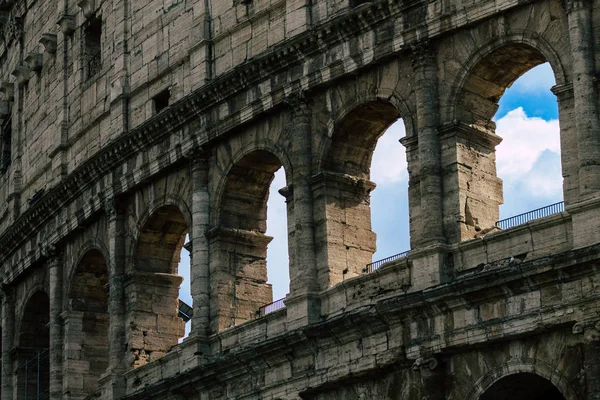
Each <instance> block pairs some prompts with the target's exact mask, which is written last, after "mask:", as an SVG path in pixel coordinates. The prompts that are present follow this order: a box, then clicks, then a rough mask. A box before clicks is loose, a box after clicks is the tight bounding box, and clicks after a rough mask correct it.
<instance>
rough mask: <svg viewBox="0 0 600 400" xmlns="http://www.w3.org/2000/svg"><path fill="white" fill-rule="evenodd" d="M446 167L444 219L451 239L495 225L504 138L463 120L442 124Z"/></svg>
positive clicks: (460, 237) (500, 198) (452, 240)
mask: <svg viewBox="0 0 600 400" xmlns="http://www.w3.org/2000/svg"><path fill="white" fill-rule="evenodd" d="M438 131H439V133H440V141H441V148H442V153H441V160H442V170H443V179H444V180H443V184H442V187H443V196H442V201H443V216H444V219H443V223H444V233H445V237H446V240H447V241H448V243H457V242H460V241H462V240H468V239H473V238H474V237H476V235H478V234H479V233H480V232H486V231H490V230H491V229H493V228H494V227H495V225H496V221H498V219H499V214H498V212H499V205H500V204H502V203H503V197H502V180H501V179H500V178H498V177H497V176H496V146H497V145H498V144H499V143H500V142H501V140H502V139H501V138H500V137H498V136H496V135H495V134H494V133H493V132H491V131H488V130H486V129H484V128H482V127H477V126H472V125H468V124H465V123H461V122H453V123H449V124H445V125H444V126H441V127H440V128H439V130H438Z"/></svg>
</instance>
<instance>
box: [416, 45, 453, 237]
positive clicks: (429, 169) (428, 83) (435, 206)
mask: <svg viewBox="0 0 600 400" xmlns="http://www.w3.org/2000/svg"><path fill="white" fill-rule="evenodd" d="M412 65H413V70H414V76H415V93H416V103H417V136H418V146H419V152H418V154H419V165H420V173H419V176H420V194H421V213H420V220H419V221H418V222H417V221H415V222H413V221H411V222H412V223H417V224H419V225H418V227H417V229H415V230H414V231H415V232H416V233H417V243H418V244H420V245H421V246H423V245H430V244H436V243H444V242H445V237H444V231H443V225H442V170H441V158H440V141H439V138H438V131H437V128H438V120H439V116H438V112H439V111H438V71H437V65H436V62H435V57H434V55H433V53H432V51H431V49H430V47H429V44H428V43H427V42H419V43H417V44H416V45H415V46H414V47H413V62H412Z"/></svg>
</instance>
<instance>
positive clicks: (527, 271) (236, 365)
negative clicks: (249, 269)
mask: <svg viewBox="0 0 600 400" xmlns="http://www.w3.org/2000/svg"><path fill="white" fill-rule="evenodd" d="M599 251H600V245H595V246H591V247H588V248H585V249H579V250H572V251H568V252H564V253H561V254H558V255H554V256H548V257H542V258H538V259H534V260H531V261H524V262H522V263H521V264H520V265H519V266H518V272H516V270H515V268H514V265H508V264H507V265H505V266H504V267H502V268H500V269H491V270H489V271H487V272H485V273H476V274H472V275H465V276H463V277H462V278H460V279H457V280H456V281H455V282H452V283H449V284H444V285H438V286H436V287H433V288H430V289H426V290H423V291H419V292H415V293H408V294H403V293H400V294H399V293H397V292H396V293H394V294H391V295H381V296H378V297H377V298H374V299H373V301H372V303H371V304H362V305H361V306H359V307H356V308H354V309H349V310H347V311H346V312H345V313H343V314H339V315H336V316H334V317H331V318H328V319H326V320H325V321H323V322H319V323H316V324H312V325H308V326H306V327H303V328H300V329H296V330H293V331H289V332H285V333H283V334H280V335H277V336H275V337H272V338H269V339H266V340H263V339H261V340H260V342H258V343H254V342H249V343H247V344H246V345H242V346H239V347H234V348H230V349H227V350H228V351H227V352H225V353H219V354H218V355H214V356H212V357H209V358H208V359H207V360H206V361H205V362H204V363H201V364H200V365H198V366H196V367H193V368H190V369H189V370H187V371H182V373H180V374H177V375H175V376H174V377H172V378H170V379H167V380H162V379H161V380H160V383H156V384H154V383H153V382H152V383H149V382H148V383H149V385H148V386H144V388H143V389H141V390H140V391H139V392H136V393H133V394H130V395H129V396H127V397H126V398H127V399H142V398H144V399H146V398H147V396H148V393H152V394H153V396H156V397H154V398H160V397H159V396H160V395H161V394H164V393H167V392H169V391H171V390H173V389H175V390H184V387H186V386H187V387H190V388H193V390H195V391H197V390H205V389H209V388H211V387H215V386H219V385H223V384H225V383H226V382H228V381H229V382H230V381H231V380H234V379H236V378H238V377H242V376H245V375H247V374H248V373H249V371H254V372H255V373H257V374H260V373H261V369H267V368H270V367H269V366H273V365H278V362H277V360H279V361H281V360H285V359H286V357H287V356H288V355H289V356H290V357H291V356H293V357H296V358H301V356H302V355H308V354H314V355H315V357H316V356H317V355H318V354H317V353H318V352H320V351H323V352H327V350H328V348H329V347H331V346H340V345H342V344H345V343H351V342H352V341H357V340H360V339H361V338H367V337H370V336H372V335H377V334H379V333H381V332H390V331H395V332H397V331H398V329H405V328H407V327H408V325H409V324H410V323H411V322H413V321H422V319H423V318H428V319H430V320H435V319H436V318H437V316H440V315H444V314H447V313H449V312H452V311H456V310H464V309H465V308H469V307H474V306H477V305H478V304H483V303H485V302H486V301H489V300H493V299H496V298H498V297H499V296H504V297H509V296H511V293H513V292H512V291H511V290H507V288H506V286H507V285H511V287H519V284H518V283H519V282H520V281H523V282H526V284H528V285H530V286H531V287H533V288H536V287H538V288H539V287H542V286H547V285H554V284H556V283H557V282H561V283H563V282H564V280H565V278H566V277H567V276H568V279H569V280H576V279H581V278H582V277H584V276H589V275H590V274H593V273H594V265H593V264H594V261H595V260H596V258H597V254H598V252H599ZM372 277H373V275H365V276H363V277H360V278H357V279H364V280H368V279H372ZM331 290H337V289H336V288H331V289H329V291H331ZM516 294H517V295H518V293H516ZM596 297H597V295H595V297H594V296H589V298H588V297H583V298H581V299H579V300H571V301H570V302H564V303H558V304H554V305H551V306H546V307H542V308H535V309H531V310H529V311H528V312H525V313H519V314H517V315H513V316H509V317H506V318H505V321H504V322H505V323H506V324H507V325H508V326H512V327H514V326H518V327H519V329H513V330H510V329H509V330H507V331H505V332H501V337H498V339H500V338H501V339H503V340H510V339H512V338H518V337H525V336H528V335H532V334H535V333H537V332H539V331H540V330H552V329H560V328H561V327H564V326H567V325H568V326H570V325H572V324H573V323H574V322H573V321H575V320H577V316H576V315H575V313H569V312H568V310H569V309H572V308H576V307H585V303H593V302H594V301H597V299H596ZM526 319H531V321H533V323H532V322H531V321H529V322H527V321H525V320H526ZM260 321H261V320H256V321H254V322H252V323H250V324H249V325H247V324H244V325H241V326H238V327H235V328H233V329H231V330H228V331H226V332H223V333H220V334H217V335H214V336H213V337H211V340H212V341H220V340H222V339H223V340H225V341H229V342H231V336H235V335H239V336H240V337H242V336H244V332H247V331H253V330H256V326H254V325H252V324H256V323H260ZM594 321H595V320H594ZM497 323H498V321H497V320H490V321H486V322H484V323H483V324H481V326H477V327H472V326H465V327H460V328H453V329H450V330H449V331H448V333H447V336H448V340H447V341H445V342H439V340H440V338H439V337H438V336H435V337H431V336H419V337H416V338H413V339H409V340H408V341H404V340H403V338H401V337H398V336H393V335H389V334H388V335H387V337H388V338H391V340H393V343H394V347H393V348H388V350H387V351H384V352H382V353H381V354H379V355H378V357H381V358H378V360H377V361H378V362H377V363H376V365H375V364H370V363H369V362H368V361H366V362H365V364H364V365H358V364H359V363H356V365H354V367H356V368H358V369H357V370H356V371H355V370H352V371H351V373H350V374H347V373H342V374H340V375H329V372H327V371H325V370H320V371H318V374H328V375H327V376H323V379H318V377H316V376H312V378H313V379H311V380H310V385H309V384H308V381H307V380H306V379H305V378H306V374H305V373H306V371H303V372H302V373H301V374H299V375H298V376H292V377H290V378H288V379H286V380H285V381H281V382H279V384H280V385H288V384H293V385H294V386H295V387H296V388H301V386H302V385H303V384H304V385H306V388H307V389H308V388H309V387H310V388H311V389H310V390H319V388H321V387H325V386H322V385H331V384H333V383H335V382H338V381H342V380H344V379H346V378H347V377H348V376H351V377H353V378H356V373H357V371H358V375H361V376H362V374H365V375H368V374H370V373H372V372H374V371H382V370H386V369H389V368H409V367H410V366H411V364H412V361H411V360H415V359H417V358H418V357H420V355H419V351H421V350H424V349H425V350H431V351H432V354H436V353H438V354H439V353H444V352H452V351H453V350H456V349H457V348H458V347H460V346H465V345H470V344H473V343H472V342H471V340H479V339H481V341H482V342H483V341H484V340H485V339H486V338H488V340H489V337H487V336H481V338H479V337H478V336H471V334H470V332H471V330H473V329H479V328H482V329H480V330H481V331H482V332H485V326H486V325H489V326H490V327H494V326H495V324H497ZM540 323H542V325H540ZM403 325H404V326H403ZM497 334H500V333H497ZM435 345H437V346H438V347H435ZM430 346H431V348H430ZM404 349H406V351H405V350H404ZM167 357H168V355H167ZM160 363H161V361H157V362H156V363H150V364H147V365H145V366H144V367H141V368H138V369H136V370H132V371H130V372H128V373H127V379H128V380H129V379H131V380H135V378H136V377H137V376H140V377H142V379H145V378H146V377H148V376H151V375H152V374H151V373H150V371H152V368H161V365H160ZM223 366H226V368H224V367H223ZM249 367H251V368H249ZM325 378H326V379H325ZM300 390H301V389H300Z"/></svg>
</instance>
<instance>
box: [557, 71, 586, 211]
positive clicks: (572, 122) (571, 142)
mask: <svg viewBox="0 0 600 400" xmlns="http://www.w3.org/2000/svg"><path fill="white" fill-rule="evenodd" d="M551 90H552V93H554V95H555V96H556V100H557V102H558V118H559V124H560V163H561V167H562V175H563V198H564V200H565V204H566V205H567V206H568V205H570V204H574V203H576V202H577V201H578V199H579V151H578V148H577V147H578V144H577V118H576V117H575V115H576V114H575V104H574V103H575V99H574V97H573V84H572V83H565V84H562V85H555V86H553V87H552V89H551Z"/></svg>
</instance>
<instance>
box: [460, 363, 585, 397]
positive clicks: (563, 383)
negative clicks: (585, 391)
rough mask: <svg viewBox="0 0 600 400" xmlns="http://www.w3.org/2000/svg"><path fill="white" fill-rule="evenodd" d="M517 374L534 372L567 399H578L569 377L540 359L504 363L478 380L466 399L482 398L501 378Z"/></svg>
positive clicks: (533, 373)
mask: <svg viewBox="0 0 600 400" xmlns="http://www.w3.org/2000/svg"><path fill="white" fill-rule="evenodd" d="M517 374H532V375H536V376H538V377H540V378H543V379H545V380H546V381H548V382H549V383H551V384H552V385H554V387H556V389H557V390H558V391H559V392H560V393H561V394H562V396H563V397H564V399H565V400H578V399H579V397H578V396H577V394H576V392H575V390H573V388H572V387H571V385H570V384H569V381H568V379H567V377H566V376H565V375H564V374H563V373H562V372H561V371H560V370H558V369H557V368H555V367H553V366H552V365H550V364H548V363H547V362H545V361H543V360H539V359H532V360H524V359H515V360H511V361H509V362H507V363H505V364H504V365H502V366H500V367H498V368H495V369H493V370H492V371H489V372H488V373H487V374H485V375H483V376H482V377H481V378H479V379H478V380H477V382H476V383H475V385H474V386H473V389H471V391H470V392H469V393H468V395H467V396H466V400H480V399H482V395H483V394H484V393H485V392H486V391H487V390H488V389H489V388H491V387H492V386H493V385H494V384H495V383H497V382H499V381H500V380H501V379H503V378H506V377H510V376H514V375H517Z"/></svg>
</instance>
